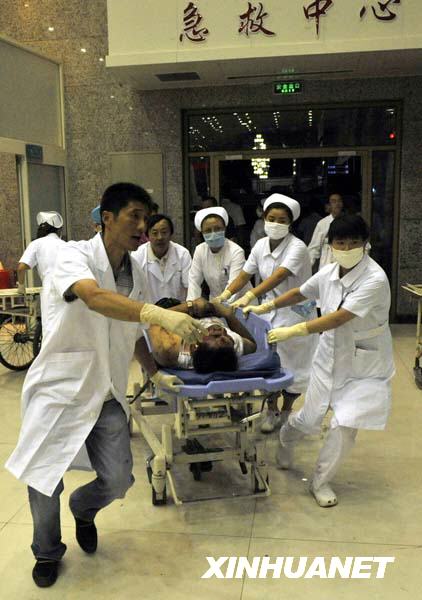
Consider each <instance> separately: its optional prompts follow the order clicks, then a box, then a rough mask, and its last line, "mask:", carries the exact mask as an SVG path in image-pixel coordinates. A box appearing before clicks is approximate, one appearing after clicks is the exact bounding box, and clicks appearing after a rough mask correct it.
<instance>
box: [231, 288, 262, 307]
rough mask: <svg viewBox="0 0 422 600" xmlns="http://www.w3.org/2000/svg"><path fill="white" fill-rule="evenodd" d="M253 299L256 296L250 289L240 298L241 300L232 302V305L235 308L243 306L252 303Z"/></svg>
mask: <svg viewBox="0 0 422 600" xmlns="http://www.w3.org/2000/svg"><path fill="white" fill-rule="evenodd" d="M253 300H256V296H255V294H254V293H253V292H251V291H249V292H246V294H245V295H244V296H242V297H241V298H239V300H236V301H235V302H230V305H231V306H232V307H233V308H243V307H244V306H247V305H248V304H250V303H251V302H252V301H253Z"/></svg>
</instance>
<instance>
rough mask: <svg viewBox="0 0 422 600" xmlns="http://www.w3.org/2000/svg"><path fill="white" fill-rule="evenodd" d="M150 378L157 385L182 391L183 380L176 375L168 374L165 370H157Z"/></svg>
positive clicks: (172, 390)
mask: <svg viewBox="0 0 422 600" xmlns="http://www.w3.org/2000/svg"><path fill="white" fill-rule="evenodd" d="M150 379H151V381H152V383H153V384H154V385H156V386H157V387H159V388H161V389H162V390H166V391H168V392H173V393H177V392H180V388H181V387H182V385H183V381H182V380H181V379H179V378H178V377H176V376H175V375H168V374H167V373H164V372H163V371H157V372H156V373H155V374H154V375H153V376H152V377H150Z"/></svg>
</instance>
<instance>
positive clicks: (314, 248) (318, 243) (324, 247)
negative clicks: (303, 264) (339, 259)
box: [308, 215, 334, 270]
mask: <svg viewBox="0 0 422 600" xmlns="http://www.w3.org/2000/svg"><path fill="white" fill-rule="evenodd" d="M333 221H334V217H333V215H328V217H324V218H323V219H321V220H320V221H318V223H317V224H316V227H315V229H314V233H313V235H312V239H311V241H310V242H309V246H308V250H309V255H310V257H311V265H313V264H314V263H315V261H316V260H318V259H319V268H318V270H320V269H322V268H323V267H325V265H329V264H330V263H332V262H333V253H332V250H331V246H330V245H329V244H328V230H329V229H330V225H331V223H332V222H333Z"/></svg>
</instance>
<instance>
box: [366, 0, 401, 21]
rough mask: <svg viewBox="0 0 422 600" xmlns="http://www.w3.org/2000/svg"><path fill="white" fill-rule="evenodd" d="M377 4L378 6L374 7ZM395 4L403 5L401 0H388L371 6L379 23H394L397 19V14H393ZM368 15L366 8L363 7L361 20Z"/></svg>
mask: <svg viewBox="0 0 422 600" xmlns="http://www.w3.org/2000/svg"><path fill="white" fill-rule="evenodd" d="M374 4H377V5H378V6H374ZM393 4H401V0H386V2H373V3H372V4H371V8H372V12H373V13H374V17H375V18H376V19H378V20H379V21H392V20H393V19H395V18H396V17H397V14H396V13H395V12H393V11H392V10H391V9H392V8H393ZM365 14H366V6H363V7H362V8H361V11H360V18H361V19H362V17H364V16H365Z"/></svg>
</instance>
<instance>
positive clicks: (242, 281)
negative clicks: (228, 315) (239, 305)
mask: <svg viewBox="0 0 422 600" xmlns="http://www.w3.org/2000/svg"><path fill="white" fill-rule="evenodd" d="M251 277H252V275H250V274H249V273H246V271H241V272H240V273H239V275H238V276H237V277H236V279H235V280H234V281H232V282H231V284H230V285H228V286H227V289H228V290H229V291H230V292H231V293H232V294H236V293H237V292H238V291H239V290H241V289H242V288H244V287H245V285H246V284H247V283H248V281H249V280H250V279H251Z"/></svg>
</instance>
